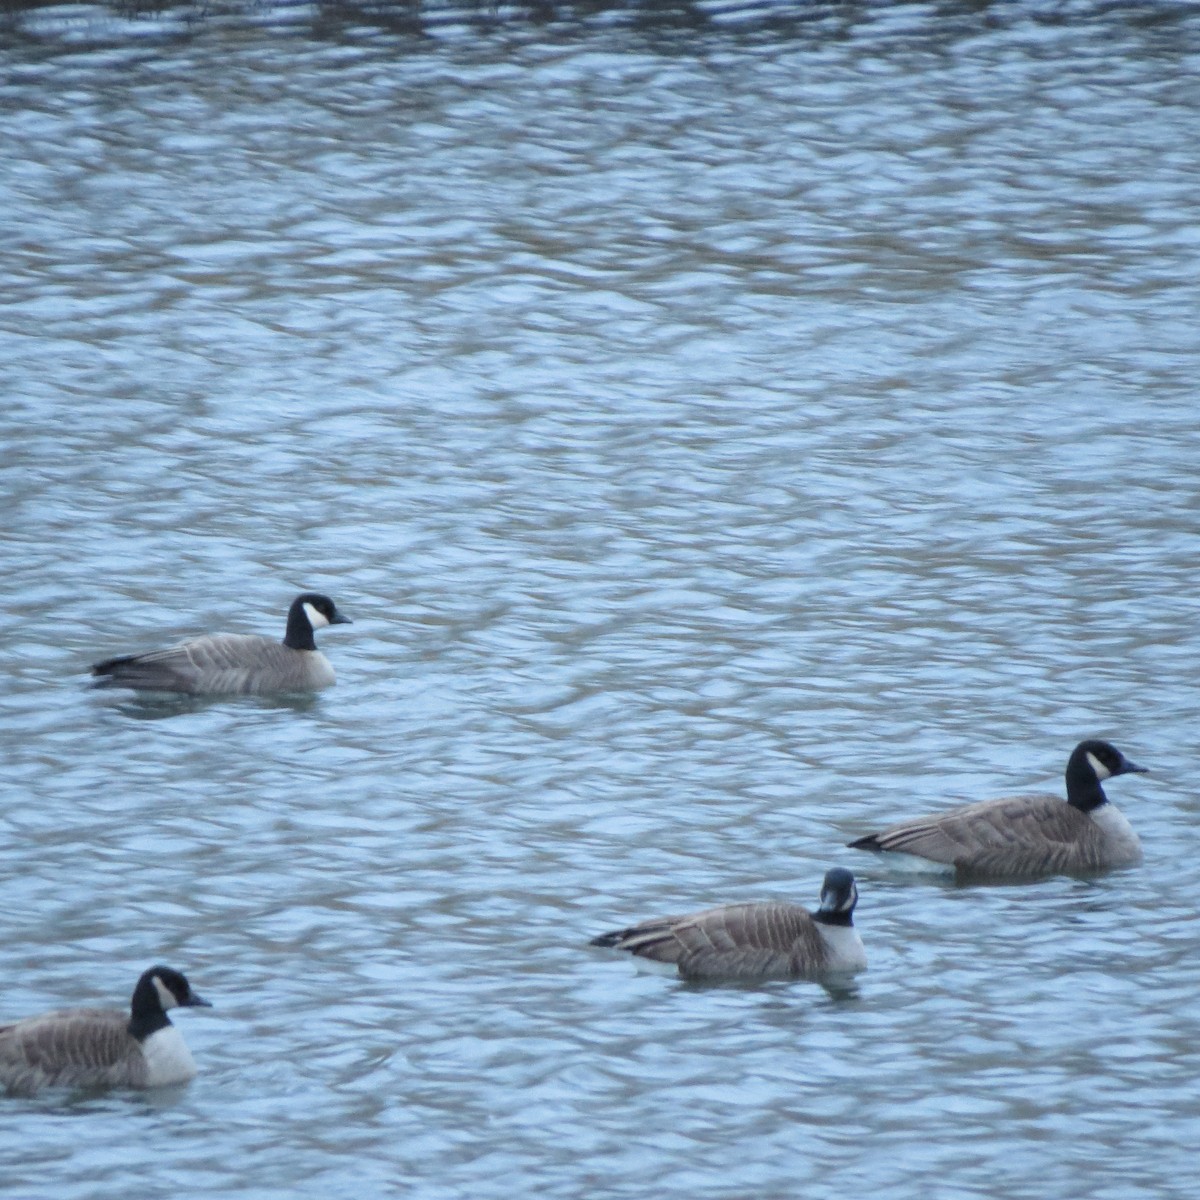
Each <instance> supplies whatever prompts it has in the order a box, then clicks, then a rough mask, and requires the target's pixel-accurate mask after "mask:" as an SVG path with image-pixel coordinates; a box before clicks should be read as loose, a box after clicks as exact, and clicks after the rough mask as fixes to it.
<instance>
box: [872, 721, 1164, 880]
mask: <svg viewBox="0 0 1200 1200" xmlns="http://www.w3.org/2000/svg"><path fill="white" fill-rule="evenodd" d="M1146 769H1147V768H1145V767H1139V766H1138V765H1137V764H1136V763H1132V762H1130V761H1129V759H1127V758H1126V757H1125V755H1123V754H1122V753H1121V752H1120V750H1118V749H1117V748H1116V747H1115V746H1113V745H1111V744H1110V743H1108V742H1102V741H1098V740H1095V739H1091V740H1088V741H1083V742H1080V743H1079V745H1078V746H1076V747H1075V749H1074V750H1073V751H1072V753H1071V757H1070V758H1069V759H1068V760H1067V800H1066V803H1065V804H1064V803H1063V801H1062V800H1061V799H1060V798H1059V797H1058V796H1055V795H1053V794H1045V795H1029V796H1007V797H1004V798H1002V799H999V800H984V801H982V802H981V803H979V804H965V805H961V806H960V807H958V808H952V809H950V810H949V811H947V812H944V813H940V814H936V815H933V816H928V817H915V818H913V819H912V820H908V821H902V822H901V823H900V824H898V825H892V826H891V827H890V828H888V829H885V830H883V831H882V832H881V833H872V834H868V835H867V836H866V837H861V838H858V839H857V840H856V841H853V842H851V843H850V846H851V848H852V849H855V850H876V851H881V852H885V853H894V854H897V855H907V856H911V858H917V859H927V860H930V861H932V862H935V863H943V864H945V865H946V866H950V867H953V868H955V870H956V871H957V872H959V873H960V874H962V875H993V876H1004V877H1010V878H1020V877H1021V876H1038V875H1064V874H1067V875H1069V874H1083V873H1086V872H1089V871H1102V870H1108V869H1111V868H1113V867H1126V866H1133V865H1135V864H1137V863H1140V862H1141V861H1142V847H1141V843H1140V842H1139V841H1138V836H1137V834H1136V833H1134V832H1133V829H1132V828H1131V827H1130V824H1129V822H1128V821H1127V820H1126V819H1125V816H1124V814H1123V813H1122V812H1121V811H1120V810H1119V809H1118V808H1117V807H1116V806H1115V805H1114V804H1111V803H1110V802H1109V800H1108V797H1107V796H1105V794H1104V789H1103V788H1102V787H1101V786H1100V783H1101V781H1102V780H1105V779H1110V778H1112V777H1113V776H1114V775H1126V774H1128V773H1129V772H1131V771H1139V772H1144V771H1145V770H1146Z"/></svg>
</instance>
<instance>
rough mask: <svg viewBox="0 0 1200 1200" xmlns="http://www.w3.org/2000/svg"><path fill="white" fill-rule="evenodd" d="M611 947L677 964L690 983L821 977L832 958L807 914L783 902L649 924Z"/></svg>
mask: <svg viewBox="0 0 1200 1200" xmlns="http://www.w3.org/2000/svg"><path fill="white" fill-rule="evenodd" d="M606 944H608V945H615V946H616V947H617V948H618V949H622V950H629V951H630V952H631V953H633V954H637V955H640V956H641V957H643V958H651V959H654V960H655V961H657V962H668V963H676V964H677V965H678V967H679V973H680V974H681V975H683V976H684V977H685V978H688V979H788V978H796V977H798V976H805V975H814V974H819V973H820V971H821V970H822V968H823V967H824V965H825V961H826V958H827V953H826V949H825V944H824V942H823V940H822V938H821V935H820V933H819V932H818V930H817V926H816V923H815V922H814V921H813V919H812V915H811V914H810V913H809V912H808V910H807V909H804V908H801V907H800V906H799V905H797V904H785V903H783V902H781V901H765V902H761V903H753V904H729V905H724V906H723V907H721V908H710V909H706V910H704V911H703V912H698V913H692V914H691V915H689V916H686V917H672V918H660V919H658V920H655V921H647V922H644V923H643V924H641V925H638V926H634V927H633V928H632V929H629V930H625V931H623V932H622V936H621V937H620V938H619V940H617V941H615V942H608V943H606Z"/></svg>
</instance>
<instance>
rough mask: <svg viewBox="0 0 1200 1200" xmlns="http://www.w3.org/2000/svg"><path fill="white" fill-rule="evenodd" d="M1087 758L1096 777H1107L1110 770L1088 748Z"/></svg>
mask: <svg viewBox="0 0 1200 1200" xmlns="http://www.w3.org/2000/svg"><path fill="white" fill-rule="evenodd" d="M1087 760H1088V762H1089V763H1091V766H1092V770H1093V771H1095V772H1096V778H1097V779H1108V778H1109V776H1111V775H1112V772H1111V771H1110V770H1109V769H1108V768H1107V767H1106V766H1105V765H1104V764H1103V763H1102V762H1101V761H1100V760H1099V759H1098V758H1097V757H1096V756H1095V755H1094V754H1093V753H1092V752H1091V751H1090V750H1089V751H1088V756H1087Z"/></svg>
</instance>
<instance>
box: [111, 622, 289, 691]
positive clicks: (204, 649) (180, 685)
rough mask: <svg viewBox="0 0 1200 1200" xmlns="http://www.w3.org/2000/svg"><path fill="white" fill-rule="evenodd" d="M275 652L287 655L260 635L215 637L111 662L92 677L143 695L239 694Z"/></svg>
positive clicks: (249, 686)
mask: <svg viewBox="0 0 1200 1200" xmlns="http://www.w3.org/2000/svg"><path fill="white" fill-rule="evenodd" d="M276 651H282V652H283V653H282V654H280V655H279V657H280V658H281V659H283V660H284V661H286V655H287V654H289V653H292V652H291V651H288V649H287V647H286V646H284V645H283V643H282V642H275V641H272V640H271V639H270V638H268V637H263V636H261V635H259V634H241V633H217V634H213V635H212V636H211V637H202V638H193V639H192V640H191V641H188V642H180V643H179V645H177V646H168V647H166V648H165V649H163V650H150V651H148V652H147V653H145V654H130V655H126V656H125V657H122V658H110V659H107V660H106V661H105V662H102V663H97V664H96V665H95V666H94V667H93V668H92V674H93V675H101V676H107V677H108V678H109V679H111V681H112V682H113V683H117V684H121V685H123V686H125V687H133V688H141V689H144V690H147V691H161V692H188V693H192V694H196V693H202V692H224V693H227V694H228V693H238V692H245V691H249V690H252V683H253V676H254V674H255V672H256V671H258V670H261V665H257V664H259V663H261V661H262V660H263V659H264V658H265V659H266V660H268V661H271V660H273V658H274V652H276ZM248 663H249V664H256V665H248Z"/></svg>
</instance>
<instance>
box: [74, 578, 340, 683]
mask: <svg viewBox="0 0 1200 1200" xmlns="http://www.w3.org/2000/svg"><path fill="white" fill-rule="evenodd" d="M350 623H351V622H350V618H349V617H344V616H342V614H341V613H340V612H338V610H337V606H336V605H335V604H334V602H333V601H332V600H330V599H329V597H328V596H322V595H320V594H319V593H317V592H303V593H301V595H299V596H297V597H296V599H295V600H293V601H292V606H291V608H290V609H289V610H288V619H287V632H286V633H285V634H284V636H283V641H282V642H277V641H275V640H274V639H272V638H269V637H263V636H262V635H261V634H242V633H214V634H212V635H211V636H209V637H198V638H193V639H191V640H190V641H186V642H180V643H179V645H177V646H170V647H168V648H167V649H165V650H151V651H149V652H147V653H145V654H126V655H122V656H121V657H119V658H108V659H105V660H104V662H99V663H96V665H95V666H93V667H92V674H93V675H94V676H96V677H97V679H98V686H111V687H128V688H136V689H139V690H142V691H154V692H187V693H190V694H192V695H243V696H244V695H258V694H262V693H266V692H302V691H315V690H317V689H318V688H324V687H329V686H330V685H332V684H333V682H334V674H333V667H332V666H331V665H330V662H329V659H327V658H326V657H325V655H323V654H322V653H321V652H320V651H319V650H318V649H317V644H316V641H315V640H314V639H313V631H314V630H316V629H323V628H324V627H325V626H326V625H349V624H350Z"/></svg>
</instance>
